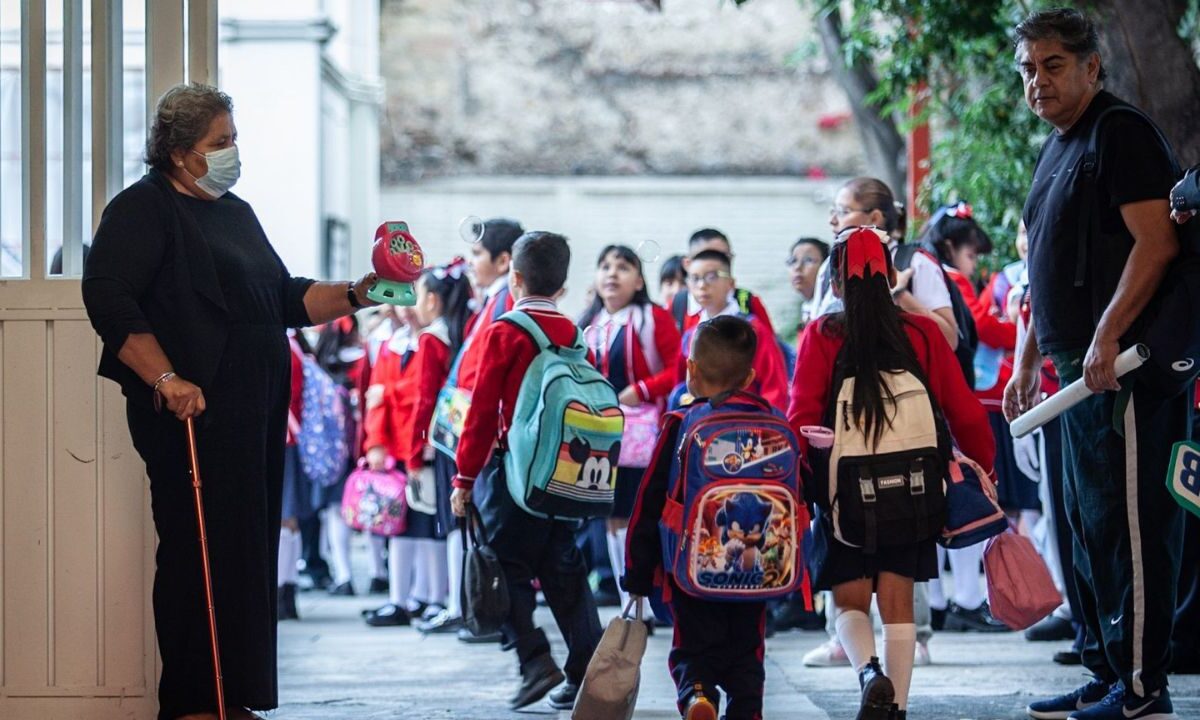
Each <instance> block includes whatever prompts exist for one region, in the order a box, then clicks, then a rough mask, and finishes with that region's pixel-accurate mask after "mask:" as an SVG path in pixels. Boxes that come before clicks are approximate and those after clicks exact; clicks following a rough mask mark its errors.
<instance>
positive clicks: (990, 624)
mask: <svg viewBox="0 0 1200 720" xmlns="http://www.w3.org/2000/svg"><path fill="white" fill-rule="evenodd" d="M945 630H946V631H947V632H1012V628H1010V627H1008V626H1007V625H1005V624H1004V623H1002V622H1000V621H999V620H997V619H996V618H994V617H992V611H991V610H990V609H989V608H988V604H987V601H986V600H985V601H984V602H983V603H982V604H980V606H979V607H977V608H975V609H974V610H964V609H963V608H960V607H959V606H957V605H955V604H954V603H951V604H950V606H949V607H948V608H947V609H946V627H945ZM1072 637H1074V635H1072Z"/></svg>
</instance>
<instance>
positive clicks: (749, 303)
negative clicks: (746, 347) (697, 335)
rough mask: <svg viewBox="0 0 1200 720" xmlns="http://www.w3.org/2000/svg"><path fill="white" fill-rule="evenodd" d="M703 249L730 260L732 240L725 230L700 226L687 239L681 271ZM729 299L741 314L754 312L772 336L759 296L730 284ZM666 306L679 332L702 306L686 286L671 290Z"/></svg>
mask: <svg viewBox="0 0 1200 720" xmlns="http://www.w3.org/2000/svg"><path fill="white" fill-rule="evenodd" d="M705 250H716V251H717V252H719V253H722V254H724V255H725V256H726V257H728V258H729V259H730V261H732V260H733V243H731V242H729V238H728V237H727V236H726V235H725V233H723V232H721V231H720V230H717V229H715V228H700V229H699V230H697V231H696V232H694V233H692V236H691V237H690V238H688V256H687V257H686V258H684V260H683V270H684V272H685V273H686V272H687V269H688V264H689V263H690V262H691V258H693V257H695V256H696V254H697V253H701V252H704V251H705ZM729 299H730V300H731V301H733V302H736V303H737V305H738V311H739V312H741V313H742V314H743V315H754V316H755V317H757V318H758V319H759V321H760V322H761V323H762V324H764V325H766V327H767V330H769V331H771V334H772V335H774V334H775V327H774V326H773V325H772V324H771V316H770V315H769V314H768V313H767V306H766V305H764V304H763V301H762V298H760V297H759V296H758V295H756V294H754V293H752V292H750V291H749V290H747V289H745V288H738V287H731V288H730V290H729ZM667 307H669V308H670V309H671V315H672V316H673V317H674V318H675V325H676V326H677V327H678V328H679V332H680V333H686V332H687V331H688V330H690V329H691V328H694V327H696V325H697V324H699V322H700V312H701V310H702V308H701V307H700V305H699V303H697V302H696V300H695V298H694V297H693V296H692V294H691V293H690V292H688V288H687V287H686V286H685V287H683V288H681V289H680V291H679V292H676V293H675V297H674V298H673V299H672V300H671V302H670V304H669V305H667Z"/></svg>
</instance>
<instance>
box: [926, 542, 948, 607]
mask: <svg viewBox="0 0 1200 720" xmlns="http://www.w3.org/2000/svg"><path fill="white" fill-rule="evenodd" d="M937 567H938V574H937V577H935V578H933V579H932V580H930V581H929V582H928V583H927V585H928V586H929V607H930V608H931V609H933V610H945V609H946V607H947V603H946V588H945V586H944V585H943V584H942V573H943V572H944V571H943V570H942V568H944V567H946V548H944V547H942V546H941V545H938V546H937Z"/></svg>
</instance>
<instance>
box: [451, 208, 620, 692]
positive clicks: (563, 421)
mask: <svg viewBox="0 0 1200 720" xmlns="http://www.w3.org/2000/svg"><path fill="white" fill-rule="evenodd" d="M570 260H571V251H570V248H569V247H568V246H567V241H566V238H564V237H563V236H561V235H556V234H554V233H548V232H530V233H525V234H524V235H522V236H521V238H520V239H518V240H517V242H516V244H515V245H514V246H513V259H512V276H511V279H510V285H509V287H510V290H511V292H512V295H513V298H514V299H515V300H516V303H515V305H514V306H513V310H512V311H511V312H508V313H505V314H504V315H503V316H502V317H501V318H500V319H499V320H498V321H497V322H494V323H492V324H491V325H490V326H488V327H487V328H486V329H485V330H484V331H483V333H482V334H481V335H480V336H479V338H478V339H477V340H476V342H477V343H478V344H479V346H480V347H481V348H482V353H481V358H482V360H481V362H480V364H479V375H478V379H477V381H476V383H475V388H474V393H473V395H472V398H471V407H470V410H468V412H467V416H466V421H465V424H464V425H463V430H462V435H461V437H460V439H459V442H458V447H457V450H456V453H455V459H456V460H457V465H458V475H457V476H456V477H455V479H454V483H453V484H454V492H453V493H452V495H451V496H450V504H451V508H452V509H453V511H454V514H455V515H458V516H459V517H463V516H465V515H466V512H467V505H468V503H470V502H471V497H472V495H471V490H472V488H473V486H474V485H475V483H476V482H477V481H478V482H479V483H480V484H486V487H487V490H488V492H481V493H476V497H477V498H479V501H480V507H479V514H480V516H481V518H482V520H483V524H484V528H485V531H486V535H487V543H488V544H489V545H490V546H491V548H492V550H493V551H494V552H495V553H496V555H497V557H498V559H499V561H500V565H501V566H502V568H503V570H504V575H505V585H506V586H507V589H508V596H509V603H510V605H509V612H508V616H507V619H506V620H505V622H504V624H503V625H502V627H501V632H502V634H503V635H504V642H505V647H508V648H515V649H516V651H517V659H518V661H519V663H520V671H521V685H520V687H519V688H518V690H517V692H516V694H515V695H514V696H513V697H512V698H511V700H510V703H509V704H510V707H511V708H512V709H514V710H516V709H520V708H523V707H527V706H529V705H531V704H533V703H535V702H537V701H538V700H540V699H542V698H543V697H545V696H546V694H547V693H550V691H551V690H552V689H554V687H555V686H557V685H559V684H560V683H562V682H563V680H564V679H565V680H566V681H567V682H566V684H565V685H563V687H562V688H560V689H559V690H557V691H555V692H554V693H550V701H551V704H552V705H553V706H554V707H556V708H560V709H561V708H570V707H571V706H572V705H573V704H574V702H575V696H576V694H577V693H578V688H579V684H580V683H581V682H582V681H583V676H584V672H585V671H586V670H587V664H588V661H589V660H590V659H591V657H592V653H593V652H594V651H595V649H596V645H597V643H599V641H600V635H601V629H600V618H599V616H598V615H597V612H596V605H595V601H594V600H593V597H592V593H591V589H590V588H589V586H588V582H587V567H586V565H585V563H584V558H583V555H582V553H581V552H580V551H579V549H578V548H577V547H576V545H575V530H576V527H577V525H578V522H577V520H578V519H581V518H587V517H604V516H607V515H608V514H609V513H610V512H611V511H612V504H613V487H614V482H615V478H616V470H617V457H618V455H619V453H620V440H621V433H622V431H623V429H624V421H623V417H622V415H621V410H620V406H619V405H618V403H617V395H616V392H615V391H614V390H613V389H612V386H611V385H609V384H608V382H607V381H606V380H605V379H604V377H603V376H602V375H600V373H599V372H598V371H597V370H596V369H595V368H594V367H592V365H591V364H590V360H589V353H588V351H587V346H586V345H585V343H584V341H583V337H582V333H581V332H580V330H579V329H578V328H577V327H576V326H575V323H574V322H572V320H571V319H570V318H568V317H566V316H564V315H562V314H561V313H559V312H558V308H557V306H556V304H555V298H556V297H557V296H558V295H559V294H560V293H561V291H562V287H563V283H564V282H565V280H566V277H567V268H568V266H569V264H570ZM535 578H536V579H537V580H538V581H539V583H540V585H541V589H542V593H543V594H544V595H545V597H546V603H547V604H548V605H549V606H550V609H551V611H552V612H553V613H554V618H555V621H556V622H557V623H558V626H559V629H560V630H561V631H562V635H563V638H564V639H565V640H566V643H567V651H568V654H567V661H566V664H565V665H564V667H563V670H560V669H559V667H558V665H557V664H556V663H555V661H554V658H553V657H551V655H550V643H549V641H548V640H547V638H546V634H545V633H544V632H543V631H542V630H541V628H539V627H538V626H537V625H536V624H534V621H533V613H534V610H535V609H536V607H537V603H536V600H535V594H534V590H533V587H532V584H531V583H532V581H533V580H534V579H535ZM564 670H565V677H564Z"/></svg>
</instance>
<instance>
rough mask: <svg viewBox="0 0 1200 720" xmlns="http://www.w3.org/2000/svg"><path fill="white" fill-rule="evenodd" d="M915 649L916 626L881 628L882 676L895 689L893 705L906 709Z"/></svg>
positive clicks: (901, 625) (907, 624) (898, 625)
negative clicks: (884, 676) (885, 676)
mask: <svg viewBox="0 0 1200 720" xmlns="http://www.w3.org/2000/svg"><path fill="white" fill-rule="evenodd" d="M916 649H917V626H916V625H914V624H913V623H896V624H892V625H884V626H883V653H882V654H883V674H884V675H887V676H888V679H889V680H891V681H892V687H894V688H895V689H896V699H895V701H894V702H895V703H896V705H897V706H899V708H900V709H901V710H904V709H905V708H907V707H908V688H909V686H910V685H911V684H912V670H913V653H914V652H915V651H916Z"/></svg>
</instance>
